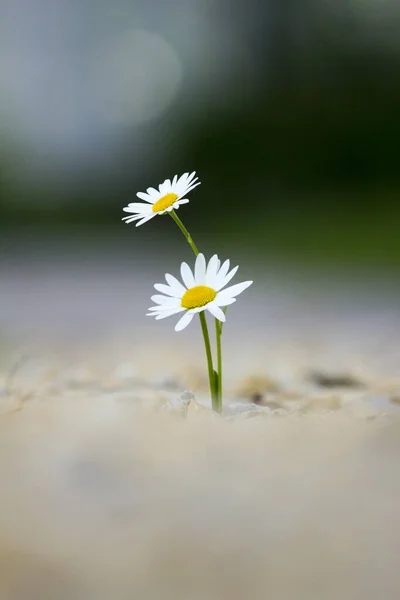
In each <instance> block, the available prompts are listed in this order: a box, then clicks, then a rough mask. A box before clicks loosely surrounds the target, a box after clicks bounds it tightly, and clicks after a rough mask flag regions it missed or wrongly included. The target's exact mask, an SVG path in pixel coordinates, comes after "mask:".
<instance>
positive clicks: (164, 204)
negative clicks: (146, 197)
mask: <svg viewBox="0 0 400 600" xmlns="http://www.w3.org/2000/svg"><path fill="white" fill-rule="evenodd" d="M177 198H178V194H165V196H163V197H162V198H160V199H159V200H157V202H154V204H153V212H160V211H162V210H165V209H166V208H168V207H169V206H172V205H173V203H174V202H175V200H176V199H177Z"/></svg>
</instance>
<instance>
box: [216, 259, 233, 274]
mask: <svg viewBox="0 0 400 600" xmlns="http://www.w3.org/2000/svg"><path fill="white" fill-rule="evenodd" d="M230 264H231V261H230V260H229V258H228V259H227V260H226V261H225V262H224V263H222V267H221V268H220V270H219V271H218V274H217V276H218V278H221V279H223V278H224V277H225V275H226V274H227V272H228V271H229V267H230Z"/></svg>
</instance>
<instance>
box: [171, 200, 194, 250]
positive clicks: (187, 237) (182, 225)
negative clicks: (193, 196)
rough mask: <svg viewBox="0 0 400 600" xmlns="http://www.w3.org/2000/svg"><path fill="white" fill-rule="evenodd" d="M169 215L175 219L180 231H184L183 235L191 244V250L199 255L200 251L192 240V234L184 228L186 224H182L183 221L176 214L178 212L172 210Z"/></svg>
mask: <svg viewBox="0 0 400 600" xmlns="http://www.w3.org/2000/svg"><path fill="white" fill-rule="evenodd" d="M169 214H170V215H171V217H172V218H173V220H174V221H175V223H176V224H177V225H178V227H179V229H180V230H181V231H182V233H183V235H184V236H185V238H186V239H187V241H188V242H189V244H190V247H191V249H192V250H193V252H194V253H195V255H196V256H197V255H198V254H199V251H198V249H197V246H196V244H195V243H194V241H193V239H192V236H191V235H190V233H189V232H188V230H187V229H186V227H185V226H184V224H183V223H182V221H181V220H180V218H179V217H178V215H177V214H176V212H175V211H174V210H171V212H170V213H169Z"/></svg>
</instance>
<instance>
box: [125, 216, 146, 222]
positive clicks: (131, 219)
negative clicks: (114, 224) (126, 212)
mask: <svg viewBox="0 0 400 600" xmlns="http://www.w3.org/2000/svg"><path fill="white" fill-rule="evenodd" d="M139 219H143V215H134V216H133V217H122V219H121V221H125V223H132V222H133V221H138V220H139Z"/></svg>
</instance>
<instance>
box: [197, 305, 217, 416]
mask: <svg viewBox="0 0 400 600" xmlns="http://www.w3.org/2000/svg"><path fill="white" fill-rule="evenodd" d="M199 317H200V323H201V329H202V332H203V338H204V346H205V348H206V355H207V366H208V378H209V381H210V391H211V404H212V409H213V410H215V411H216V412H219V411H218V398H217V391H216V389H215V376H214V367H213V361H212V354H211V344H210V336H209V335H208V327H207V321H206V316H205V314H204V311H202V312H201V313H199Z"/></svg>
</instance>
